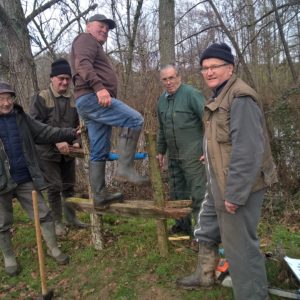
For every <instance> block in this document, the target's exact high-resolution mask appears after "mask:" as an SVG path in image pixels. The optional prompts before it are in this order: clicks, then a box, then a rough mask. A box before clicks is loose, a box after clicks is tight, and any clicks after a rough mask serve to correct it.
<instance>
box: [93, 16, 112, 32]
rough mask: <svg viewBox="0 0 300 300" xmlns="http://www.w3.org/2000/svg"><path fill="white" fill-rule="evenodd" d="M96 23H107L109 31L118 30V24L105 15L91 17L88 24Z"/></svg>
mask: <svg viewBox="0 0 300 300" xmlns="http://www.w3.org/2000/svg"><path fill="white" fill-rule="evenodd" d="M94 21H100V22H104V23H107V25H108V28H109V29H114V28H116V23H115V21H114V20H112V19H108V18H106V17H105V16H104V15H100V14H96V15H93V16H91V17H89V19H88V22H94Z"/></svg>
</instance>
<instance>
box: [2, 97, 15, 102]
mask: <svg viewBox="0 0 300 300" xmlns="http://www.w3.org/2000/svg"><path fill="white" fill-rule="evenodd" d="M0 101H1V102H4V101H7V102H12V101H14V97H13V96H0Z"/></svg>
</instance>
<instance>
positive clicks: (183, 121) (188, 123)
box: [175, 110, 195, 129]
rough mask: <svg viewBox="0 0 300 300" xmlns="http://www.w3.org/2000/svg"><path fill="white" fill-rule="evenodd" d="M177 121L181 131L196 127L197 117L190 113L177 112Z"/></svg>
mask: <svg viewBox="0 0 300 300" xmlns="http://www.w3.org/2000/svg"><path fill="white" fill-rule="evenodd" d="M175 119H176V123H177V124H178V128H179V129H186V128H193V127H195V115H194V114H193V113H192V112H190V111H184V110H176V112H175Z"/></svg>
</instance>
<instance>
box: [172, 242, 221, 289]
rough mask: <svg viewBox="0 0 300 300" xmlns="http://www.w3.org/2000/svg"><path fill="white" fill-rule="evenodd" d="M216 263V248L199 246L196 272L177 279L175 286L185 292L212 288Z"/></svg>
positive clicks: (205, 245) (206, 245)
mask: <svg viewBox="0 0 300 300" xmlns="http://www.w3.org/2000/svg"><path fill="white" fill-rule="evenodd" d="M217 263H218V247H217V246H211V245H208V244H204V243H203V244H202V243H201V244H199V252H198V263H197V268H196V271H195V272H194V273H192V274H191V275H189V276H186V277H183V278H179V279H177V281H176V284H177V286H178V287H181V288H183V289H187V290H193V289H199V288H201V287H209V286H212V285H213V284H214V283H215V271H216V267H217Z"/></svg>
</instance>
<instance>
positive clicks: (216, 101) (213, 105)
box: [205, 74, 237, 111]
mask: <svg viewBox="0 0 300 300" xmlns="http://www.w3.org/2000/svg"><path fill="white" fill-rule="evenodd" d="M236 80H237V76H236V75H235V74H233V75H232V76H231V78H230V79H229V80H228V81H227V82H226V84H225V86H223V87H222V85H221V86H220V87H222V88H221V90H220V91H219V94H218V95H217V97H216V98H210V99H209V100H208V102H207V104H206V105H205V107H207V108H208V109H209V110H211V111H215V110H217V109H218V107H219V106H220V104H221V102H222V100H223V98H224V95H226V93H227V92H228V90H229V89H230V88H231V86H232V85H233V84H234V82H235V81H236Z"/></svg>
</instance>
